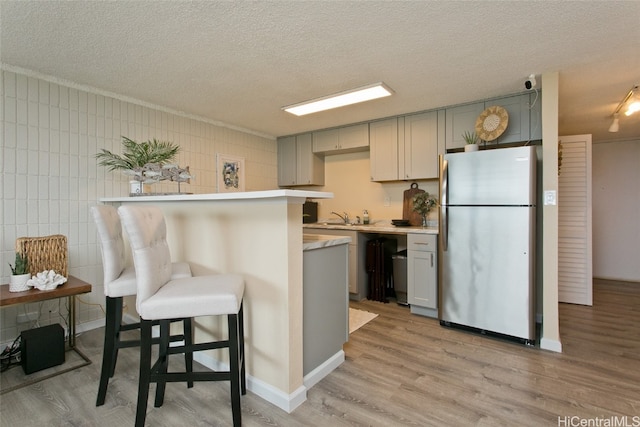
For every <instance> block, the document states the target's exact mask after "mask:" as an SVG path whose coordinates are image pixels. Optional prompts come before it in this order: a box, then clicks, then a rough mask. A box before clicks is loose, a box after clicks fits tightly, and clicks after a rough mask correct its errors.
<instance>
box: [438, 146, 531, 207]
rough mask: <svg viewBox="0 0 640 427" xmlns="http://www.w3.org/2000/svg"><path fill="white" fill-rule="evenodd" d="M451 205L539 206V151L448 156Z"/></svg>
mask: <svg viewBox="0 0 640 427" xmlns="http://www.w3.org/2000/svg"><path fill="white" fill-rule="evenodd" d="M444 159H445V160H446V161H447V168H446V172H447V176H446V178H445V179H446V180H447V181H448V201H447V204H448V205H516V206H532V205H535V182H536V177H535V174H536V151H535V147H515V148H503V149H498V150H481V151H476V152H468V153H453V154H446V155H445V156H444Z"/></svg>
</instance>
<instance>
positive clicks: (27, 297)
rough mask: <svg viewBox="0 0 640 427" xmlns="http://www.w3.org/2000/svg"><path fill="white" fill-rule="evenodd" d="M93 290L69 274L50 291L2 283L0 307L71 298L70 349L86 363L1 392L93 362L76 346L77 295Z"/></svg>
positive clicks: (0, 286) (87, 284)
mask: <svg viewBox="0 0 640 427" xmlns="http://www.w3.org/2000/svg"><path fill="white" fill-rule="evenodd" d="M89 292H91V285H90V284H89V283H87V282H85V281H82V280H80V279H78V278H77V277H75V276H71V275H70V276H69V277H68V278H67V282H66V283H64V284H62V285H60V286H58V287H57V288H55V289H52V290H50V291H40V290H38V289H30V290H28V291H24V292H9V285H8V284H7V285H0V307H6V306H9V305H14V304H27V303H31V302H40V301H47V300H51V299H56V298H64V297H67V298H69V349H70V350H74V351H75V352H76V353H77V354H78V355H80V357H82V358H83V359H84V361H85V363H83V364H81V365H79V366H73V367H72V368H68V369H64V370H61V371H58V372H56V373H55V374H51V375H47V376H45V377H40V378H38V379H35V380H31V381H27V382H25V383H22V384H20V385H19V386H15V387H11V388H8V389H6V390H2V392H1V393H0V394H4V393H7V392H9V391H12V390H15V389H17V388H21V387H24V386H27V385H30V384H33V383H35V382H38V381H42V380H44V379H47V378H51V377H53V376H55V375H60V374H63V373H65V372H69V371H71V370H73V369H77V368H79V367H81V366H86V365H89V364H90V363H91V359H89V358H88V357H87V356H85V355H84V354H83V353H82V352H80V351H79V350H78V349H77V348H76V298H75V297H76V295H80V294H86V293H89Z"/></svg>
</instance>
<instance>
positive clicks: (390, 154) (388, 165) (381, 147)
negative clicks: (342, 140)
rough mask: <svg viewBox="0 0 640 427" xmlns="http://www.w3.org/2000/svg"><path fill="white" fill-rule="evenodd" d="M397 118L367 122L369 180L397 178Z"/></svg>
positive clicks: (394, 179)
mask: <svg viewBox="0 0 640 427" xmlns="http://www.w3.org/2000/svg"><path fill="white" fill-rule="evenodd" d="M398 120H399V119H398V118H397V117H394V118H391V119H386V120H380V121H377V122H371V123H369V150H370V152H369V162H370V169H371V181H397V180H398Z"/></svg>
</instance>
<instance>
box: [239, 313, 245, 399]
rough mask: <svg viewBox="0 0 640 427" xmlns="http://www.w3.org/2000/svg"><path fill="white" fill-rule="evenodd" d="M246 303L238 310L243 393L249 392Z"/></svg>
mask: <svg viewBox="0 0 640 427" xmlns="http://www.w3.org/2000/svg"><path fill="white" fill-rule="evenodd" d="M243 307H244V304H240V310H239V311H238V329H239V331H238V334H239V336H240V341H239V343H238V344H239V348H240V387H241V389H240V390H241V392H242V395H243V396H244V395H245V394H247V380H246V370H245V362H244V308H243Z"/></svg>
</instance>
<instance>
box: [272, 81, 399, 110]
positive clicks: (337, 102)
mask: <svg viewBox="0 0 640 427" xmlns="http://www.w3.org/2000/svg"><path fill="white" fill-rule="evenodd" d="M391 94H393V90H391V89H390V88H389V87H388V86H386V85H385V84H384V83H375V84H372V85H369V86H364V87H359V88H357V89H351V90H348V91H345V92H340V93H336V94H334V95H329V96H324V97H322V98H317V99H312V100H311V101H306V102H300V103H298V104H293V105H288V106H286V107H282V109H283V110H284V111H286V112H288V113H291V114H295V115H296V116H304V115H305V114H311V113H317V112H318V111H325V110H331V109H332V108H338V107H344V106H345V105H351V104H356V103H358V102H364V101H371V100H372V99H378V98H384V97H385V96H389V95H391Z"/></svg>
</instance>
